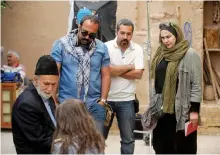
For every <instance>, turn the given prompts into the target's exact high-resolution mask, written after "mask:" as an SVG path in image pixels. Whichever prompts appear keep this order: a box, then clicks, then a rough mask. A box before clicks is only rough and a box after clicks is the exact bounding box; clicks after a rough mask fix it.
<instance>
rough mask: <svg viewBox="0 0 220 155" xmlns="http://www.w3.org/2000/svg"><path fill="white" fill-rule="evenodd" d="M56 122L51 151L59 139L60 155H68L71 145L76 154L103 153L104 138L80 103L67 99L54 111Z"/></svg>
mask: <svg viewBox="0 0 220 155" xmlns="http://www.w3.org/2000/svg"><path fill="white" fill-rule="evenodd" d="M56 120H57V128H56V130H55V132H54V136H53V144H52V151H53V148H54V144H55V143H56V140H57V139H60V141H61V142H62V145H61V148H60V154H68V148H69V146H71V145H72V146H73V147H74V148H75V149H76V151H77V152H76V153H77V154H85V151H86V150H87V149H96V150H97V151H98V152H100V153H104V148H105V142H104V138H103V137H102V136H101V134H100V133H99V132H98V131H97V130H96V127H95V123H94V121H93V119H92V117H91V115H90V114H89V112H88V111H87V109H86V107H85V105H84V103H83V102H82V101H80V100H76V99H69V100H66V101H65V102H64V103H62V104H60V105H59V106H58V107H57V109H56Z"/></svg>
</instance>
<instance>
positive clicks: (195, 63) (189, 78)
mask: <svg viewBox="0 0 220 155" xmlns="http://www.w3.org/2000/svg"><path fill="white" fill-rule="evenodd" d="M178 74H179V75H178V78H179V83H178V89H177V94H176V99H175V113H176V121H177V126H176V130H177V131H178V130H184V129H185V122H186V120H188V119H189V109H190V106H191V104H190V102H199V103H200V102H201V100H202V63H201V60H200V58H199V56H198V54H197V53H196V51H195V50H194V49H192V48H190V49H189V50H188V51H187V53H186V54H185V56H184V57H183V59H182V60H181V61H180V64H179V68H178Z"/></svg>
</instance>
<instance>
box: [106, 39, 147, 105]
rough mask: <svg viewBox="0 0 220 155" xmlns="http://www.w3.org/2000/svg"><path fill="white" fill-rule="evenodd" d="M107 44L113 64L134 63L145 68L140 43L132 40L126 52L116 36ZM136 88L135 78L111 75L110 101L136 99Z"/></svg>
mask: <svg viewBox="0 0 220 155" xmlns="http://www.w3.org/2000/svg"><path fill="white" fill-rule="evenodd" d="M105 44H106V46H107V47H108V51H109V56H110V61H111V65H116V66H119V65H129V64H133V65H134V66H135V69H144V54H143V49H142V48H141V46H140V45H138V44H136V43H134V42H132V41H131V42H130V46H129V48H128V49H127V50H126V51H125V52H122V51H121V49H120V48H119V47H118V45H117V43H116V38H115V39H114V40H111V41H108V42H106V43H105ZM135 89H136V84H135V80H128V79H124V78H122V77H119V76H114V77H111V87H110V91H109V94H108V101H131V100H134V99H135Z"/></svg>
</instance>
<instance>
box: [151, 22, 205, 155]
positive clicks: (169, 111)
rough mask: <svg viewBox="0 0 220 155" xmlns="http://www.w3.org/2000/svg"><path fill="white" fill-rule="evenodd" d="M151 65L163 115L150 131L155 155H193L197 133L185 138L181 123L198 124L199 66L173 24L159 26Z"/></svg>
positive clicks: (200, 91)
mask: <svg viewBox="0 0 220 155" xmlns="http://www.w3.org/2000/svg"><path fill="white" fill-rule="evenodd" d="M159 29H160V34H159V41H160V46H159V47H158V49H157V51H156V54H155V56H154V57H153V60H152V63H151V70H150V71H151V78H152V79H153V81H154V90H155V93H156V94H162V103H163V104H162V107H161V108H162V110H163V113H164V115H163V116H162V117H161V118H159V120H158V121H157V126H156V128H155V129H154V130H153V148H154V150H155V152H156V154H172V153H175V154H188V153H190V154H196V152H197V131H195V132H193V133H191V134H189V135H188V136H185V123H186V122H188V121H190V122H192V124H193V126H194V127H196V126H197V125H198V120H199V110H200V102H201V99H202V64H201V60H200V58H199V56H198V54H197V53H196V51H195V50H194V49H192V48H191V47H190V46H189V43H188V42H187V41H186V40H184V38H183V32H182V30H181V29H180V28H179V26H177V25H176V24H174V23H171V22H168V23H162V24H160V26H159Z"/></svg>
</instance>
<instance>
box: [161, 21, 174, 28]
mask: <svg viewBox="0 0 220 155" xmlns="http://www.w3.org/2000/svg"><path fill="white" fill-rule="evenodd" d="M164 26H165V27H170V26H172V27H173V24H172V23H171V22H165V23H161V24H160V25H159V29H161V28H163V27H164Z"/></svg>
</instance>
